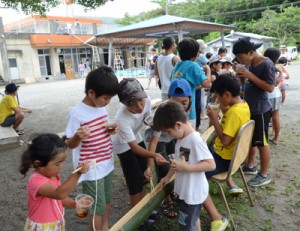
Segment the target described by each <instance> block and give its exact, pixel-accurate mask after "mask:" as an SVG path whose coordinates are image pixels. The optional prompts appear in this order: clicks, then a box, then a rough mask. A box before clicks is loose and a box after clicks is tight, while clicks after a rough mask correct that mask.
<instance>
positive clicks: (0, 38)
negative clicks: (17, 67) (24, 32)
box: [0, 17, 11, 83]
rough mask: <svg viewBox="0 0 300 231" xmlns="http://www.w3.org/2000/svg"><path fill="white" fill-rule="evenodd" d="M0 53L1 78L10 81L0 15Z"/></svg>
mask: <svg viewBox="0 0 300 231" xmlns="http://www.w3.org/2000/svg"><path fill="white" fill-rule="evenodd" d="M0 53H1V60H2V69H3V76H2V77H3V79H4V80H6V81H8V82H9V83H10V82H11V75H10V69H9V63H8V56H7V47H6V41H5V35H4V26H3V21H2V17H0Z"/></svg>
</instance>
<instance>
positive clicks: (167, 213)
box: [163, 209, 178, 218]
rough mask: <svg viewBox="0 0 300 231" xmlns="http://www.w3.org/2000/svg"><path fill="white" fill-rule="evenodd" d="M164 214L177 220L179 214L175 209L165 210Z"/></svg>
mask: <svg viewBox="0 0 300 231" xmlns="http://www.w3.org/2000/svg"><path fill="white" fill-rule="evenodd" d="M163 214H164V215H165V216H166V217H168V218H176V217H177V216H178V213H177V212H176V211H175V210H174V209H165V210H164V211H163Z"/></svg>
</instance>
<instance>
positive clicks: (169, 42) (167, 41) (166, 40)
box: [162, 37, 175, 50]
mask: <svg viewBox="0 0 300 231" xmlns="http://www.w3.org/2000/svg"><path fill="white" fill-rule="evenodd" d="M174 43H175V39H174V38H173V37H165V38H164V39H163V47H162V48H163V49H165V50H169V49H170V48H171V46H172V45H173V44H174Z"/></svg>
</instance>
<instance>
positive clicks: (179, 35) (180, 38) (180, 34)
mask: <svg viewBox="0 0 300 231" xmlns="http://www.w3.org/2000/svg"><path fill="white" fill-rule="evenodd" d="M182 39H183V35H182V29H181V28H180V29H179V30H178V41H179V42H180V41H181V40H182Z"/></svg>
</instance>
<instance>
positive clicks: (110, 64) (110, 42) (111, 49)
mask: <svg viewBox="0 0 300 231" xmlns="http://www.w3.org/2000/svg"><path fill="white" fill-rule="evenodd" d="M113 41H114V38H113V37H109V44H108V66H109V67H112V62H111V61H112V56H113V54H112V52H113Z"/></svg>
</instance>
